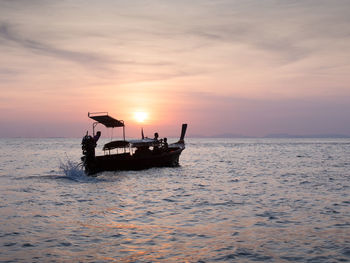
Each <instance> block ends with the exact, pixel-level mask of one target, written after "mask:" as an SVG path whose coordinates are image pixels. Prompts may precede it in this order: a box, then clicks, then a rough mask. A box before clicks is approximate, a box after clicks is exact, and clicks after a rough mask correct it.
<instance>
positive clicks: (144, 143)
mask: <svg viewBox="0 0 350 263" xmlns="http://www.w3.org/2000/svg"><path fill="white" fill-rule="evenodd" d="M129 143H130V144H131V146H132V147H150V146H155V145H159V142H158V141H157V140H154V139H150V138H145V139H140V140H129Z"/></svg>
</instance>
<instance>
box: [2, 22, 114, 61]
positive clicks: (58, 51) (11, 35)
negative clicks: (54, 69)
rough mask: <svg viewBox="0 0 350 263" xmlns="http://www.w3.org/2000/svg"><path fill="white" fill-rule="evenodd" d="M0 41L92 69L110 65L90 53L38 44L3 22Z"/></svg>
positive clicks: (101, 57)
mask: <svg viewBox="0 0 350 263" xmlns="http://www.w3.org/2000/svg"><path fill="white" fill-rule="evenodd" d="M0 39H2V43H3V44H4V43H7V44H8V45H10V44H12V45H13V44H15V45H18V46H19V47H21V48H24V49H26V50H29V51H31V52H33V53H36V54H38V55H44V56H51V57H55V58H58V59H62V60H67V61H71V62H75V63H79V64H81V65H84V66H88V67H89V66H91V65H94V67H96V66H97V65H99V66H100V67H104V66H106V65H107V64H109V63H111V61H110V60H109V59H108V58H106V57H103V56H101V55H97V54H93V53H90V52H89V53H87V52H80V51H72V50H66V49H62V48H58V47H55V46H53V45H50V44H47V43H44V42H40V41H38V40H36V39H31V38H29V37H25V36H22V35H21V34H19V33H18V32H16V30H15V27H14V26H11V25H10V24H8V23H4V22H3V23H1V24H0Z"/></svg>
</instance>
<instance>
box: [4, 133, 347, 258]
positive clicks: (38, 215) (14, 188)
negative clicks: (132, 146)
mask: <svg viewBox="0 0 350 263" xmlns="http://www.w3.org/2000/svg"><path fill="white" fill-rule="evenodd" d="M80 142H81V140H80V139H64V138H59V139H0V149H1V152H0V262H349V261H350V140H349V139H191V138H189V139H187V141H186V142H187V144H186V147H187V148H186V149H185V151H184V152H183V153H182V155H181V158H180V163H181V166H180V167H176V168H152V169H148V170H144V171H123V172H103V173H100V174H98V176H97V177H87V176H86V175H85V174H84V172H83V170H82V168H81V166H80V157H81V148H80ZM101 143H102V142H101ZM101 143H99V144H100V145H99V146H101Z"/></svg>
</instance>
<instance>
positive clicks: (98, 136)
mask: <svg viewBox="0 0 350 263" xmlns="http://www.w3.org/2000/svg"><path fill="white" fill-rule="evenodd" d="M100 137H101V132H100V131H98V132H96V135H95V136H94V141H95V143H96V142H97V141H98V139H100Z"/></svg>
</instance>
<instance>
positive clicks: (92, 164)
mask: <svg viewBox="0 0 350 263" xmlns="http://www.w3.org/2000/svg"><path fill="white" fill-rule="evenodd" d="M184 148H185V147H184V146H183V147H179V148H175V149H172V148H170V149H168V150H167V151H163V152H158V153H155V152H151V151H150V152H147V153H142V154H133V155H130V154H129V153H124V154H111V155H102V156H96V157H95V158H93V159H90V160H89V161H87V160H86V159H84V157H83V162H84V167H85V172H86V173H87V174H89V175H93V174H96V173H98V172H102V171H121V170H142V169H148V168H151V167H176V166H179V158H180V155H181V152H182V151H183V150H184Z"/></svg>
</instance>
